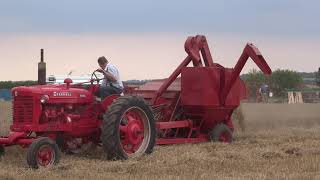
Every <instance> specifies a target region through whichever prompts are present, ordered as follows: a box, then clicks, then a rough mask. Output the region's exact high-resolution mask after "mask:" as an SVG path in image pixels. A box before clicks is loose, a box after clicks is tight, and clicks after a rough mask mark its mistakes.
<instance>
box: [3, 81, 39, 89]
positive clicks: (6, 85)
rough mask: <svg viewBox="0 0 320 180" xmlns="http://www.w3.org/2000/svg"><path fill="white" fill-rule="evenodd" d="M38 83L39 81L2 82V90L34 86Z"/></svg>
mask: <svg viewBox="0 0 320 180" xmlns="http://www.w3.org/2000/svg"><path fill="white" fill-rule="evenodd" d="M37 83H38V82H37V81H0V89H12V88H14V87H17V86H32V85H36V84H37Z"/></svg>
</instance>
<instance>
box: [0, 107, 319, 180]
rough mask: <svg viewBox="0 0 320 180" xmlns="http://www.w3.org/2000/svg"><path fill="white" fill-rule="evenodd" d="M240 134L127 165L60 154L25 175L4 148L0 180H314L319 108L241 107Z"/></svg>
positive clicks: (5, 117)
mask: <svg viewBox="0 0 320 180" xmlns="http://www.w3.org/2000/svg"><path fill="white" fill-rule="evenodd" d="M10 109H11V105H10V103H7V102H1V103H0V135H5V134H6V133H7V132H8V129H9V125H10V123H11V122H10V121H11V119H10V117H11V110H10ZM241 109H242V112H243V114H244V123H245V131H241V130H240V128H238V127H239V126H238V125H237V124H238V122H237V121H235V124H236V127H237V128H236V132H235V137H234V138H235V140H234V143H233V144H222V143H201V144H185V145H170V146H156V148H155V151H154V153H152V154H151V155H148V156H144V157H140V158H136V159H131V160H128V161H107V160H105V157H104V154H103V151H102V150H101V149H100V148H97V149H95V150H92V151H91V152H89V153H86V154H81V155H73V156H72V155H62V158H61V161H60V163H59V165H57V166H55V167H52V168H50V169H39V170H31V169H29V168H28V166H27V164H26V152H25V150H24V149H22V148H19V147H10V148H7V149H6V151H7V152H6V155H5V156H4V157H3V158H1V159H0V180H2V179H297V180H300V179H320V104H297V105H288V104H242V106H241Z"/></svg>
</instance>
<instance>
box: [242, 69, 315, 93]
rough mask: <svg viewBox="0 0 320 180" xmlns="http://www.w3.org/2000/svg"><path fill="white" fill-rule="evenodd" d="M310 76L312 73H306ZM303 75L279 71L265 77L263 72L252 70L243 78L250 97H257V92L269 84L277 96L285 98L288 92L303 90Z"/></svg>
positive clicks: (286, 70) (289, 71)
mask: <svg viewBox="0 0 320 180" xmlns="http://www.w3.org/2000/svg"><path fill="white" fill-rule="evenodd" d="M306 74H307V75H306V76H309V75H310V73H306ZM306 76H304V75H303V73H299V72H296V71H292V70H288V69H285V70H282V69H277V70H275V71H273V72H272V74H271V75H270V76H265V75H264V74H263V73H262V72H261V71H258V70H256V69H252V70H250V71H249V73H247V74H244V75H242V76H241V78H242V79H243V80H244V81H245V83H246V86H247V89H248V91H249V96H250V97H255V96H256V92H257V90H258V89H259V88H260V87H261V85H263V84H267V85H268V86H269V89H270V91H271V92H273V93H274V95H275V96H280V97H281V96H285V95H286V92H287V91H288V90H302V89H303V87H304V83H303V78H304V77H306Z"/></svg>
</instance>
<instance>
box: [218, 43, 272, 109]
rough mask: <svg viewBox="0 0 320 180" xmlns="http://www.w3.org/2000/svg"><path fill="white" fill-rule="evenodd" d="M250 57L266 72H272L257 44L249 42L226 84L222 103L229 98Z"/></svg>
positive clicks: (268, 73)
mask: <svg viewBox="0 0 320 180" xmlns="http://www.w3.org/2000/svg"><path fill="white" fill-rule="evenodd" d="M249 57H250V58H251V59H252V60H253V61H254V62H255V64H256V65H257V66H258V67H259V68H260V70H261V71H262V72H263V73H264V74H266V75H270V74H271V73H272V71H271V69H270V67H269V65H268V63H267V62H266V60H265V59H264V57H263V56H262V54H261V53H260V51H259V49H258V48H257V47H256V46H254V45H253V44H251V43H248V44H247V45H246V47H245V48H244V50H243V52H242V54H241V56H240V58H239V60H238V62H237V64H236V65H235V67H234V68H233V73H232V76H231V78H230V81H229V82H228V83H227V84H226V85H225V88H224V89H223V91H222V96H221V97H224V99H223V100H222V104H224V102H225V99H226V98H227V96H228V94H229V92H230V90H231V88H232V86H233V84H234V83H235V81H236V80H237V78H238V77H239V75H240V73H241V70H242V69H243V67H244V65H245V64H246V62H247V61H248V58H249Z"/></svg>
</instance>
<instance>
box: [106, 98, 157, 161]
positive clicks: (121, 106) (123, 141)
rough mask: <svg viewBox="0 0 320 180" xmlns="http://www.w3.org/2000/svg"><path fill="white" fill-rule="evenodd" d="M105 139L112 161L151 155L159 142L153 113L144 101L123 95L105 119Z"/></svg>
mask: <svg viewBox="0 0 320 180" xmlns="http://www.w3.org/2000/svg"><path fill="white" fill-rule="evenodd" d="M101 128H102V134H101V140H102V144H103V148H104V150H105V151H106V153H107V158H108V159H109V160H116V159H128V158H130V157H137V156H141V155H143V154H150V153H151V152H152V151H153V147H154V145H155V142H156V128H155V122H154V117H153V113H152V111H151V108H150V107H149V105H148V104H147V103H146V102H145V100H144V99H143V98H140V97H136V96H123V97H120V98H118V99H117V100H116V101H115V102H114V103H112V104H111V105H110V106H109V108H108V110H107V112H106V113H105V114H104V116H103V125H102V127H101Z"/></svg>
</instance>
